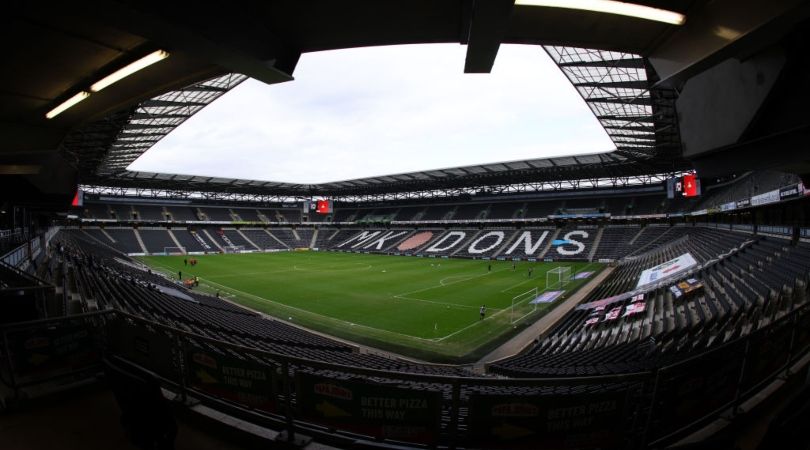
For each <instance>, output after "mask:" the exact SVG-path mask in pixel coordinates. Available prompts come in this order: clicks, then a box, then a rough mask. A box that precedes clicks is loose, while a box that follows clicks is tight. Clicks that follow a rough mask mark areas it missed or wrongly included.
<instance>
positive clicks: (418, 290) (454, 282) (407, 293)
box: [392, 267, 508, 297]
mask: <svg viewBox="0 0 810 450" xmlns="http://www.w3.org/2000/svg"><path fill="white" fill-rule="evenodd" d="M507 269H508V267H507V268H505V269H500V270H493V271H492V272H486V273H482V274H480V275H472V276H470V277H469V278H465V279H463V280H458V281H451V282H449V283H447V284H437V285H434V286H428V287H426V288H422V289H417V290H415V291H410V292H403V293H401V294H396V295H393V296H392V297H403V296H407V295H411V294H416V293H417V292H422V291H427V290H430V289H436V288H439V287H445V286H450V285H453V284H457V283H462V282H464V281H469V280H472V279H473V278H481V277H485V276H487V275H489V274H493V273H495V272H503V271H504V270H507ZM462 276H467V275H462ZM440 281H441V280H440Z"/></svg>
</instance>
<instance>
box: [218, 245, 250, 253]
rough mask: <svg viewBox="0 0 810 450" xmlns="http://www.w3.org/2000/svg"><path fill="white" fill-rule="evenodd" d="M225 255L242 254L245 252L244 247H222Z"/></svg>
mask: <svg viewBox="0 0 810 450" xmlns="http://www.w3.org/2000/svg"><path fill="white" fill-rule="evenodd" d="M222 250H223V251H224V252H225V253H243V252H244V251H245V246H244V245H226V246H224V247H222Z"/></svg>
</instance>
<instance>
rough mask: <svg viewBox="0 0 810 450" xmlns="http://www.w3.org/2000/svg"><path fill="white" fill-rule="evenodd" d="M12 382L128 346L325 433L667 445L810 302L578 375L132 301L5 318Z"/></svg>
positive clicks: (785, 354) (219, 392)
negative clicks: (157, 309) (482, 365)
mask: <svg viewBox="0 0 810 450" xmlns="http://www.w3.org/2000/svg"><path fill="white" fill-rule="evenodd" d="M0 332H2V339H3V341H2V343H3V346H2V352H3V355H2V358H0V381H2V382H3V383H4V384H6V385H7V386H9V387H10V388H11V389H12V390H14V391H15V392H16V391H18V390H19V389H23V388H25V387H26V386H30V385H32V384H37V383H44V382H49V381H53V380H55V379H57V378H60V377H75V376H78V375H80V374H88V373H89V374H92V373H98V371H99V370H100V362H101V356H102V355H103V354H112V355H115V356H117V357H119V358H121V359H123V360H125V361H127V362H129V363H132V364H135V365H137V366H139V367H141V368H143V369H146V370H148V371H151V372H152V373H154V374H156V376H158V377H159V378H160V379H161V380H162V381H163V383H164V385H165V386H166V387H169V388H170V389H173V390H175V391H176V392H177V393H178V394H179V397H180V398H181V399H182V400H184V401H202V402H203V403H206V404H209V405H210V406H212V407H214V408H216V409H218V410H221V411H224V412H226V413H229V414H232V415H235V416H240V417H242V418H243V419H246V420H252V421H254V422H257V423H262V424H265V425H266V426H270V427H272V428H275V429H279V430H283V433H282V436H283V437H284V439H286V440H289V441H291V442H292V441H294V440H295V437H296V435H297V433H303V434H306V435H308V436H315V437H318V438H320V439H323V440H324V441H325V442H331V443H336V444H338V445H340V444H344V445H349V444H350V443H351V442H354V441H357V440H374V441H377V442H380V443H383V442H385V443H397V442H404V443H408V444H409V445H420V446H424V447H436V446H447V447H449V448H455V447H467V446H475V447H479V448H495V447H497V448H526V446H527V445H528V444H529V443H530V444H531V445H536V446H548V447H551V448H566V446H573V447H577V448H597V447H599V448H617V449H619V448H621V449H634V448H643V447H645V446H646V445H655V446H661V445H667V444H669V443H671V442H673V441H674V440H675V439H677V438H679V437H681V436H683V435H685V434H686V433H688V432H690V431H692V430H695V429H696V428H697V427H699V426H702V425H704V424H706V423H707V422H709V421H711V420H713V419H715V418H717V417H718V415H719V414H720V413H721V412H723V413H724V417H727V416H728V415H731V416H734V415H735V414H736V412H737V407H738V406H739V405H740V404H741V403H742V402H743V401H744V400H745V399H747V398H750V397H751V396H752V395H753V394H754V393H756V392H758V391H759V390H760V389H761V388H762V387H763V386H764V385H765V384H767V383H769V382H771V381H772V380H774V379H775V378H776V377H777V376H780V375H782V374H785V373H786V370H787V369H788V368H789V367H790V366H791V365H792V364H794V363H795V361H797V360H798V359H799V358H800V357H802V355H804V354H805V353H806V352H807V351H808V349H810V305H808V304H805V305H803V306H802V307H800V308H799V309H797V310H795V311H794V312H793V313H791V314H789V315H786V316H784V317H782V318H781V319H779V320H777V321H775V322H773V323H771V324H769V325H768V326H766V327H763V328H761V329H759V330H757V331H755V332H753V333H751V334H749V335H747V336H744V337H741V338H738V339H736V340H734V341H731V342H729V343H726V344H723V345H721V346H718V347H715V348H713V349H711V350H708V351H706V352H703V353H701V354H697V355H694V356H692V357H689V358H688V359H684V360H681V361H678V362H676V363H674V364H671V365H668V366H666V367H660V368H658V369H657V370H655V371H653V372H642V373H628V374H620V375H609V376H590V377H569V378H522V379H521V378H485V377H472V376H470V377H459V376H442V375H428V374H418V373H400V372H390V371H383V370H376V369H371V368H364V367H353V366H348V365H339V364H334V363H325V362H319V361H313V360H309V359H304V358H297V357H293V356H286V355H281V354H276V353H273V352H267V351H261V350H257V349H255V348H249V347H245V346H241V345H237V344H230V343H226V342H222V341H218V340H216V339H211V338H207V337H204V336H200V335H196V334H193V333H189V332H186V331H183V330H179V329H176V328H173V327H170V326H166V325H162V324H158V323H155V322H151V321H149V320H147V319H144V318H141V317H137V316H134V315H131V314H127V313H123V312H119V311H105V312H96V313H90V314H84V315H79V316H72V317H66V318H62V319H51V320H43V321H34V322H27V323H20V324H13V325H7V326H3V327H0Z"/></svg>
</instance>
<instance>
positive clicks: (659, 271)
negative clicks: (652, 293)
mask: <svg viewBox="0 0 810 450" xmlns="http://www.w3.org/2000/svg"><path fill="white" fill-rule="evenodd" d="M696 265H697V261H695V258H694V257H693V256H692V254H691V253H684V254H683V255H680V256H678V257H677V258H675V259H671V260H669V261H667V262H665V263H662V264H659V265H657V266H655V267H652V268H649V269H646V270H644V271H643V272H641V276H640V277H639V279H638V283H637V284H636V289H639V288H642V287H644V286H647V285H649V284H652V283H655V282H656V281H661V280H663V279H666V278H670V277H674V276H676V275H677V274H680V273H682V272H684V271H686V270H688V269H690V268H692V267H694V266H696Z"/></svg>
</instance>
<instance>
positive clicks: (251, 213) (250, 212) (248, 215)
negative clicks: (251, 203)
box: [231, 208, 261, 222]
mask: <svg viewBox="0 0 810 450" xmlns="http://www.w3.org/2000/svg"><path fill="white" fill-rule="evenodd" d="M231 211H233V213H234V214H236V216H237V217H238V218H239V220H243V221H246V222H261V219H259V214H258V213H257V212H256V210H255V209H252V208H231Z"/></svg>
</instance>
